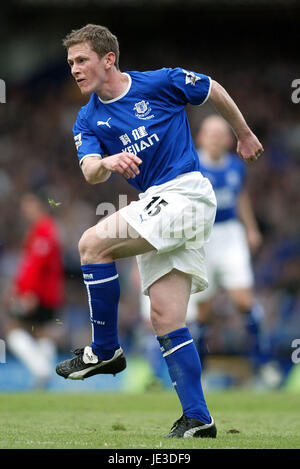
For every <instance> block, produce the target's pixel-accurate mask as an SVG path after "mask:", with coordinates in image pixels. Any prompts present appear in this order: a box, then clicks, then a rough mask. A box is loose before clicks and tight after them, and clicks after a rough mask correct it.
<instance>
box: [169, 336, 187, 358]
mask: <svg viewBox="0 0 300 469" xmlns="http://www.w3.org/2000/svg"><path fill="white" fill-rule="evenodd" d="M191 342H193V339H190V340H187V341H186V342H182V344H179V345H176V347H173V348H171V349H170V350H168V351H167V352H165V353H163V357H167V356H168V355H171V353H174V352H176V350H178V349H180V348H181V347H184V346H185V345H188V344H190V343H191Z"/></svg>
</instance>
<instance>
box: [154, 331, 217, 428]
mask: <svg viewBox="0 0 300 469" xmlns="http://www.w3.org/2000/svg"><path fill="white" fill-rule="evenodd" d="M157 340H158V342H159V344H160V347H161V351H162V353H163V356H164V358H165V360H166V362H167V366H168V369H169V374H170V377H171V380H172V383H173V386H174V387H175V389H176V392H177V394H178V397H179V400H180V402H181V406H182V411H183V413H184V414H185V415H186V416H187V417H193V418H196V419H199V420H201V421H202V422H204V423H210V422H211V417H210V415H209V411H208V409H207V406H206V402H205V399H204V395H203V390H202V386H201V363H200V359H199V355H198V352H197V349H196V347H195V344H194V343H193V339H192V336H191V334H190V332H189V330H188V328H187V327H183V328H181V329H177V330H176V331H173V332H170V333H169V334H166V335H163V336H158V337H157Z"/></svg>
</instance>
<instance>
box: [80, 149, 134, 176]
mask: <svg viewBox="0 0 300 469" xmlns="http://www.w3.org/2000/svg"><path fill="white" fill-rule="evenodd" d="M141 163H142V160H141V159H140V158H139V157H138V156H136V155H134V154H133V153H128V152H121V153H117V154H115V155H111V156H107V157H105V158H95V157H92V156H90V157H87V158H85V159H84V160H83V162H82V164H81V169H82V172H83V174H84V177H85V179H86V181H87V182H88V183H90V184H98V183H100V182H105V181H107V179H108V178H109V177H110V175H111V173H120V174H122V175H123V176H124V177H125V178H126V179H129V178H134V177H135V176H136V175H137V174H139V172H140V171H139V168H138V167H139V165H140V164H141Z"/></svg>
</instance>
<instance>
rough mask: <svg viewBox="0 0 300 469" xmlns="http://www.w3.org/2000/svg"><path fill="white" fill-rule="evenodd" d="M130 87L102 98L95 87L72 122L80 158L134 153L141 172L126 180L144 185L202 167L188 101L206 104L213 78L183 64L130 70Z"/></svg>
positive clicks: (128, 73) (159, 182)
mask: <svg viewBox="0 0 300 469" xmlns="http://www.w3.org/2000/svg"><path fill="white" fill-rule="evenodd" d="M127 76H128V79H129V83H128V87H127V89H126V90H125V91H124V93H123V94H122V95H121V96H119V97H118V98H115V99H111V100H109V101H102V100H101V99H100V98H99V97H98V95H97V94H96V93H93V94H92V95H91V98H90V100H89V102H88V103H87V104H86V105H85V106H83V107H82V108H81V109H80V111H79V113H78V116H77V120H76V122H75V124H74V127H73V133H74V140H75V144H76V147H77V152H78V158H79V160H80V162H82V160H83V159H84V158H85V157H86V156H90V155H100V156H102V157H104V156H107V155H114V154H116V153H120V152H121V151H127V152H130V153H134V154H136V155H138V156H139V158H141V160H142V161H143V162H142V164H141V165H140V166H139V170H140V174H138V175H137V176H136V177H135V178H130V179H127V181H128V182H129V183H130V184H132V185H133V186H134V187H136V188H137V189H138V190H139V191H142V192H144V191H146V190H147V189H148V188H149V187H151V186H153V185H157V184H162V183H164V182H167V181H169V180H171V179H174V178H175V177H176V176H178V175H180V174H183V173H187V172H190V171H200V163H199V158H198V154H197V151H196V149H195V147H194V144H193V141H192V136H191V132H190V127H189V123H188V119H187V116H186V112H185V106H186V104H187V103H191V104H194V105H201V104H203V103H204V102H205V101H206V100H207V99H208V97H209V94H210V88H211V79H210V78H209V77H208V76H206V75H202V74H199V73H195V72H191V71H187V70H184V69H182V68H174V69H171V68H163V69H160V70H152V71H146V72H138V71H132V72H127Z"/></svg>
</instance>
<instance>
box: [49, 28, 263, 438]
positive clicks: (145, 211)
mask: <svg viewBox="0 0 300 469" xmlns="http://www.w3.org/2000/svg"><path fill="white" fill-rule="evenodd" d="M64 45H65V47H66V48H67V50H68V63H69V65H70V67H71V73H72V75H73V77H74V78H75V80H76V82H77V84H78V86H79V88H80V89H81V92H82V93H83V94H90V93H92V94H91V98H90V100H89V102H88V104H87V105H85V106H83V107H82V108H81V110H80V111H79V113H78V116H77V120H76V123H75V125H74V128H73V131H74V139H75V143H76V146H77V150H78V157H79V162H80V166H81V169H82V172H83V174H84V176H85V178H86V180H87V181H88V182H89V183H91V184H96V183H99V182H104V181H106V180H107V179H108V178H109V176H110V174H111V172H118V173H120V174H121V175H123V176H124V177H125V178H126V179H127V180H128V182H129V183H130V184H132V185H133V186H134V187H136V188H137V189H138V190H139V191H141V193H140V194H139V200H138V201H134V202H131V203H130V204H129V205H128V206H127V207H124V208H122V209H121V210H120V211H119V212H116V213H114V214H113V215H111V216H109V217H107V218H105V219H104V220H101V221H100V222H99V223H98V224H97V225H96V226H94V227H92V228H89V229H88V230H87V231H86V232H85V233H84V234H83V236H82V237H81V239H80V241H79V252H80V256H81V263H82V271H83V278H84V282H85V285H86V288H87V294H88V301H89V306H90V318H91V324H92V343H91V346H86V347H85V348H84V349H78V350H76V353H75V355H76V357H75V358H72V359H70V360H66V361H64V362H62V363H60V364H58V366H57V373H58V374H60V375H62V376H64V377H65V378H71V379H83V378H86V377H89V376H92V375H94V374H97V373H113V374H115V373H118V372H120V371H122V370H123V369H124V368H125V366H126V360H125V357H124V354H123V351H122V348H121V347H120V345H119V342H118V331H117V315H118V301H119V296H120V287H119V280H118V272H117V270H116V265H115V260H116V259H120V258H123V257H130V256H137V261H138V266H139V271H140V276H141V281H142V290H143V292H144V293H145V294H149V296H150V302H151V322H152V325H153V328H154V331H155V333H156V335H157V339H158V342H159V345H160V348H161V351H162V353H163V356H164V358H165V359H166V363H167V366H168V369H169V373H170V377H171V379H172V382H173V385H174V387H175V389H176V392H177V394H178V397H179V399H180V402H181V405H182V411H183V415H182V417H181V418H180V419H179V420H177V421H176V422H175V424H174V425H173V427H172V430H171V432H170V433H169V435H168V436H170V437H174V436H175V437H192V436H194V437H215V436H216V426H215V423H214V420H213V418H212V417H211V415H210V413H209V411H208V408H207V406H206V402H205V398H204V395H203V390H202V386H201V363H200V360H199V356H198V353H197V350H196V347H195V345H194V343H193V340H192V337H191V335H190V333H189V330H188V328H187V327H186V325H185V316H186V310H187V304H188V301H189V297H190V293H195V292H197V291H201V290H203V289H204V288H206V287H207V280H206V273H205V263H204V249H203V244H204V242H206V241H207V240H208V238H209V235H210V231H211V228H212V225H213V222H214V218H215V211H216V200H215V196H214V193H213V190H212V187H211V184H210V182H209V181H208V179H206V178H204V177H203V176H202V174H201V172H200V164H199V158H198V155H197V152H196V150H195V148H194V145H193V142H192V137H191V133H190V129H189V125H188V120H187V116H186V113H185V105H186V104H187V103H191V104H195V105H200V104H203V103H204V102H205V101H207V100H208V99H209V100H210V101H211V102H212V104H213V105H214V106H215V107H216V109H217V110H218V112H220V113H221V114H222V115H223V117H224V118H225V119H226V120H227V121H228V123H229V124H230V126H231V127H232V129H233V131H234V132H235V135H236V136H237V140H238V152H239V154H240V156H241V157H242V158H243V159H245V160H247V161H255V160H256V159H257V157H258V156H259V155H260V154H261V153H262V151H263V148H262V145H261V144H260V142H259V141H258V139H257V138H256V136H255V135H254V134H253V133H252V132H251V130H250V129H249V127H248V126H247V124H246V122H245V120H244V118H243V116H242V114H241V113H240V111H239V109H238V108H237V106H236V105H235V103H234V102H233V101H232V99H231V98H230V97H229V95H228V94H227V93H226V91H225V90H224V88H223V87H222V86H221V85H219V84H218V83H217V82H215V81H214V80H211V79H210V78H209V77H207V76H206V75H201V74H198V73H194V72H191V71H187V70H184V69H182V68H176V69H169V68H164V69H161V70H154V71H149V72H127V73H122V72H121V71H120V69H119V64H118V58H119V46H118V41H117V38H116V37H115V36H114V35H112V34H111V33H110V31H108V30H107V28H105V27H102V26H97V25H87V26H85V27H84V28H81V29H80V30H77V31H72V32H71V33H70V34H69V35H68V36H67V37H66V39H65V40H64ZM106 155H107V156H106Z"/></svg>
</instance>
